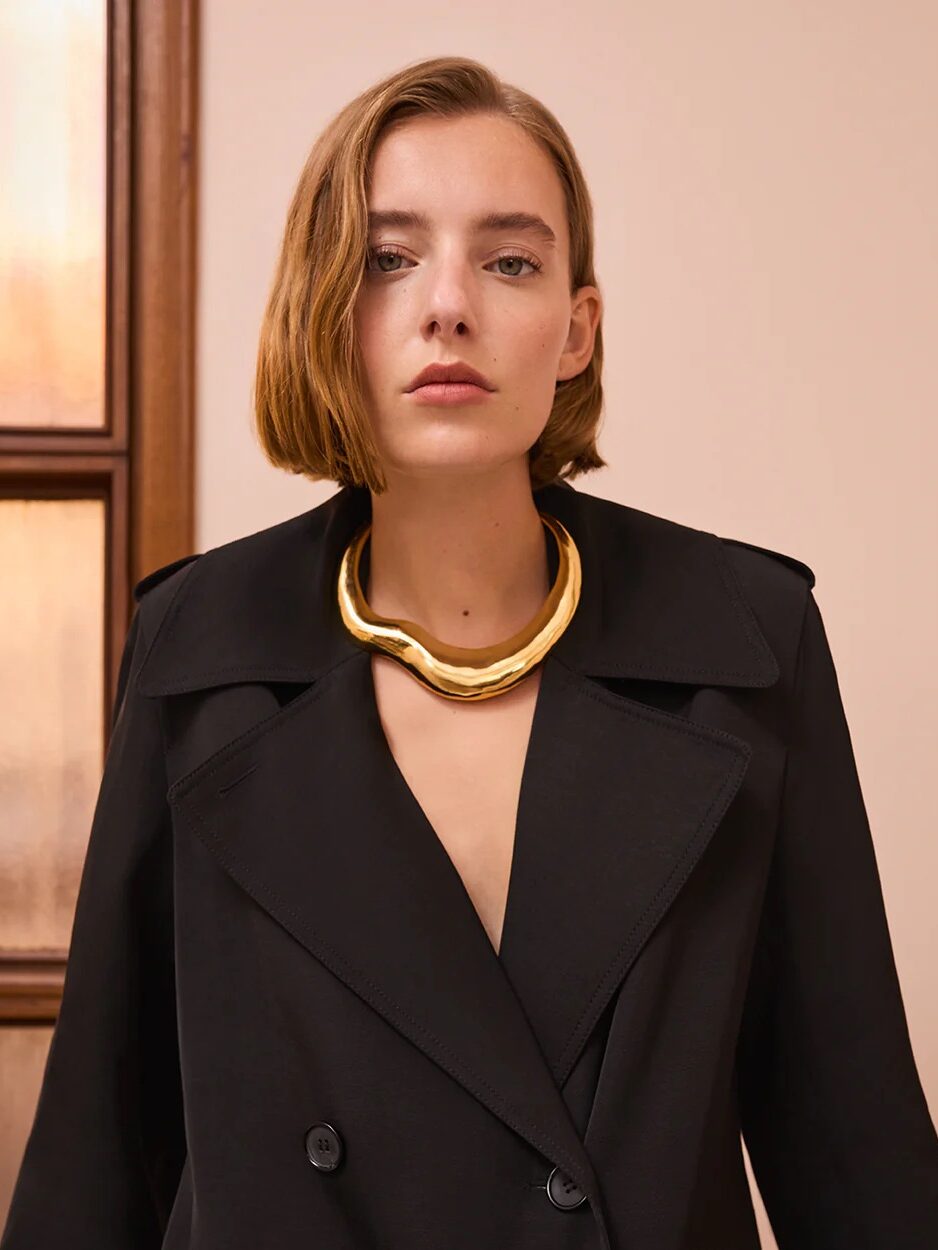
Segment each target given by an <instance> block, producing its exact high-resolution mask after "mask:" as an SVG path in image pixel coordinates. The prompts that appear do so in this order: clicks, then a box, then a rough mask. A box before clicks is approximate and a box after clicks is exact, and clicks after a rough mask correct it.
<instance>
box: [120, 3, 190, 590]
mask: <svg viewBox="0 0 938 1250" xmlns="http://www.w3.org/2000/svg"><path fill="white" fill-rule="evenodd" d="M134 50H135V66H136V73H135V78H136V86H135V90H134V100H135V111H134V152H135V162H134V164H135V174H134V179H133V222H134V235H133V258H134V282H133V300H132V315H131V330H132V342H131V351H132V359H133V361H134V370H133V376H132V384H131V394H132V402H131V406H130V411H131V422H132V425H131V440H132V445H133V448H134V454H133V458H132V462H131V492H130V497H131V501H132V505H131V539H130V567H131V580H132V581H137V580H138V579H139V578H141V577H143V576H145V575H146V574H147V573H149V572H152V570H153V569H155V568H158V567H159V566H160V565H162V564H166V563H168V562H169V561H170V560H174V559H176V558H177V557H178V556H181V555H188V554H189V552H191V551H192V550H193V543H194V521H195V497H194V490H195V487H194V477H195V466H194V414H193V409H194V403H195V385H194V379H195V342H194V339H195V333H194V331H195V296H196V291H195V285H196V283H195V274H196V268H195V261H196V213H197V196H196V191H197V187H196V168H197V144H196V138H197V136H196V129H197V117H198V5H197V3H196V0H166V2H165V3H163V4H141V5H139V6H137V7H136V12H135V30H134Z"/></svg>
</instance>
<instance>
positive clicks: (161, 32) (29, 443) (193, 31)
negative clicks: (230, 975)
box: [0, 0, 199, 1025]
mask: <svg viewBox="0 0 938 1250" xmlns="http://www.w3.org/2000/svg"><path fill="white" fill-rule="evenodd" d="M198 27H199V11H198V0H165V2H164V3H162V4H158V5H156V4H138V3H134V2H133V0H109V3H108V5H107V46H106V64H107V109H106V128H107V139H106V160H107V195H106V204H107V210H106V211H107V238H106V259H105V264H106V309H107V311H106V317H105V387H104V395H105V402H104V415H105V423H104V426H103V427H101V428H100V429H75V430H64V429H51V428H49V429H41V428H37V429H26V428H19V429H16V428H11V427H7V428H6V429H0V496H2V497H16V498H89V497H91V498H103V499H105V501H106V521H107V528H106V544H107V546H106V553H105V555H106V558H105V593H106V596H107V602H106V604H105V612H104V620H105V639H104V643H105V646H104V655H105V683H104V684H105V690H104V691H102V698H103V700H104V705H105V716H104V726H105V731H104V732H105V747H106V746H107V742H108V739H109V730H110V710H111V707H112V705H113V700H114V698H115V694H116V688H117V675H118V669H119V665H120V657H121V652H122V650H123V643H124V639H125V637H126V632H127V628H128V626H129V623H130V616H131V612H132V609H133V601H132V597H131V589H132V587H133V585H134V584H135V583H136V582H137V581H138V580H139V579H140V578H141V577H144V576H145V575H146V574H147V573H149V572H151V571H152V570H153V569H155V568H158V567H159V566H160V565H162V564H166V563H168V562H169V561H170V560H174V559H176V558H177V557H179V556H181V555H187V554H189V553H190V552H191V551H192V550H193V544H194V518H195V469H194V411H193V410H194V402H195V386H194V379H195V367H194V366H195V295H196V281H195V275H196V240H197V235H196V223H197V210H198V204H197V194H196V193H197V184H196V173H197V160H196V156H197V149H196V138H197V134H196V129H197V118H198V63H199V62H198ZM67 954H68V952H67V951H34V952H33V951H23V950H11V951H4V950H2V949H0V1025H2V1024H9V1023H19V1024H27V1023H28V1024H32V1025H35V1024H40V1023H53V1022H54V1021H55V1019H56V1018H57V1015H58V1008H59V1003H60V1001H61V996H62V986H63V983H64V975H65V963H66V959H67Z"/></svg>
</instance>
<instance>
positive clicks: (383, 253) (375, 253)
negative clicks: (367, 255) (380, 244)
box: [371, 248, 407, 273]
mask: <svg viewBox="0 0 938 1250" xmlns="http://www.w3.org/2000/svg"><path fill="white" fill-rule="evenodd" d="M371 257H372V259H373V260H376V261H378V263H379V266H378V271H379V273H399V272H400V270H399V268H398V267H397V266H389V267H387V268H385V267H384V266H382V265H381V263H380V262H381V261H383V260H390V261H394V260H406V259H407V257H406V256H402V255H401V253H400V252H396V251H394V250H393V249H392V248H381V249H372V251H371Z"/></svg>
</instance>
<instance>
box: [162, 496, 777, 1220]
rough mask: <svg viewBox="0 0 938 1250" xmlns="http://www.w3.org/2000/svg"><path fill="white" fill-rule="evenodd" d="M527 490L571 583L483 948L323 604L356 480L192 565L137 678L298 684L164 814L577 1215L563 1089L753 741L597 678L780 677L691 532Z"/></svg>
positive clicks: (175, 684)
mask: <svg viewBox="0 0 938 1250" xmlns="http://www.w3.org/2000/svg"><path fill="white" fill-rule="evenodd" d="M535 498H536V501H537V502H538V505H539V506H540V507H542V508H544V509H545V510H547V511H549V512H551V513H552V514H553V515H555V516H558V517H559V518H560V520H561V521H563V523H564V524H565V525H566V526H567V528H568V529H569V530H570V532H571V533H572V535H573V537H574V540H575V542H576V543H577V546H578V548H579V551H580V556H581V560H582V562H583V592H582V596H581V601H580V606H579V608H578V610H577V613H576V615H575V617H574V619H573V621H572V622H571V624H570V626H569V627H568V629H567V631H566V632H565V634H564V635H563V637H562V638H561V639H560V640H559V642H558V643H557V645H556V646H555V648H554V649H553V650H552V652H551V653H550V655H549V656H548V657H547V659H546V661H545V663H544V670H543V674H542V681H541V685H540V689H539V693H538V702H537V706H536V710H535V716H534V722H533V726H532V732H531V738H530V741H529V744H528V753H527V757H526V762H525V768H524V775H523V778H522V787H521V798H520V802H519V808H518V817H517V831H516V841H515V850H514V857H513V861H512V867H511V879H510V886H509V896H508V905H507V911H506V916H505V925H504V931H503V936H502V945H501V951H500V953H499V954H498V955H496V953H495V951H494V950H493V948H492V946H491V944H490V942H489V939H488V936H487V934H486V933H485V930H484V928H483V926H482V924H481V921H480V920H479V919H478V917H477V915H476V913H475V909H474V907H473V905H472V902H471V900H470V898H469V895H468V893H467V892H466V890H465V888H464V887H463V884H462V881H461V879H460V877H459V875H458V873H457V871H456V869H455V867H454V865H453V864H452V862H451V861H450V859H449V857H448V855H447V853H446V851H445V849H444V847H443V845H442V843H441V842H440V841H439V839H438V838H437V837H436V835H435V833H434V831H433V829H432V827H431V826H430V825H429V823H428V821H427V819H426V817H425V816H424V814H423V812H422V810H421V808H420V806H419V804H418V803H417V801H416V799H415V797H414V796H413V794H412V793H411V791H410V789H409V787H408V786H407V784H406V782H405V781H404V779H403V777H402V775H401V773H400V771H399V770H398V769H397V766H396V764H395V762H394V760H393V757H392V756H391V753H390V750H389V748H388V745H387V742H386V739H385V737H384V733H383V730H382V727H381V725H380V722H379V718H378V714H377V707H376V703H375V699H374V692H373V688H372V684H371V681H372V679H371V663H370V656H369V654H368V653H367V652H365V651H363V650H362V649H361V648H360V647H359V646H358V644H357V643H355V641H354V640H353V639H352V638H351V637H350V636H348V635H347V634H346V633H345V631H344V629H343V627H342V625H341V621H340V619H339V617H338V611H337V607H336V604H335V593H334V588H335V578H336V576H337V573H338V563H339V559H340V557H341V553H342V551H343V550H344V547H345V545H346V543H347V542H348V540H349V538H350V537H351V535H352V533H353V532H354V530H355V529H356V528H357V526H358V525H359V524H360V523H361V521H362V520H363V519H364V518H365V517H366V516H367V514H368V509H369V506H370V504H369V496H368V494H367V492H366V491H359V490H349V489H343V490H340V491H339V492H337V494H336V495H334V496H332V497H331V498H330V499H329V500H327V501H326V503H325V504H322V505H320V506H319V507H317V508H314V509H312V510H311V511H309V512H307V513H304V514H303V515H302V516H300V517H295V518H292V519H291V520H290V521H288V522H284V523H282V524H281V525H279V526H274V527H271V528H270V529H268V530H264V531H261V532H260V533H258V534H255V535H251V536H249V537H248V538H246V539H242V540H239V541H237V542H235V543H230V544H228V545H227V546H226V547H221V548H217V549H215V550H213V551H211V552H209V553H207V554H206V555H205V556H202V557H200V558H199V559H198V560H197V561H196V562H195V563H194V564H193V566H192V567H191V568H190V569H189V571H188V573H187V575H186V576H185V577H184V578H181V579H180V581H179V587H178V590H177V592H176V594H175V598H174V599H173V602H172V604H171V605H170V607H169V609H168V610H167V612H166V614H165V616H164V618H163V622H162V625H161V627H160V629H159V630H158V631H157V633H156V635H155V637H154V638H153V640H152V641H151V645H150V650H149V653H148V655H147V657H146V659H145V661H144V664H143V666H142V669H141V671H140V674H139V688H140V690H141V691H142V693H144V694H145V695H149V696H153V697H156V696H165V695H170V694H174V693H182V692H186V691H190V692H191V691H195V690H199V689H208V688H210V687H212V686H218V685H229V684H232V683H240V682H258V681H260V682H268V683H277V682H290V683H299V686H300V688H301V693H299V694H298V695H297V696H296V697H295V698H293V699H292V701H290V702H288V703H286V704H285V705H284V706H283V707H281V708H279V710H277V711H275V712H274V713H273V715H271V716H268V717H267V718H266V719H264V720H262V721H260V722H259V723H257V724H255V725H253V727H251V728H249V729H248V731H247V732H246V733H241V734H239V735H238V736H237V737H235V738H234V740H233V741H230V742H228V743H227V744H226V745H224V746H223V747H222V749H221V750H220V751H218V752H215V753H214V754H212V755H211V756H210V757H209V758H208V759H206V760H204V761H201V762H199V763H196V764H195V766H194V767H192V768H191V769H190V770H189V771H187V772H186V773H185V774H184V775H182V776H181V777H178V778H176V779H175V780H174V783H173V785H172V786H171V788H170V791H169V799H170V801H171V803H172V805H173V807H174V809H175V810H176V812H177V815H178V817H179V819H180V821H181V823H182V824H183V825H184V826H185V827H186V828H188V829H190V830H191V831H192V833H193V834H194V835H195V836H197V837H199V838H200V839H201V840H202V841H203V842H204V843H205V845H206V846H207V847H208V848H209V850H210V851H211V852H212V854H213V855H214V856H215V857H216V859H217V860H218V862H219V864H220V865H221V867H222V868H223V869H224V870H225V871H226V872H228V873H230V874H231V876H232V877H233V878H234V879H235V880H236V881H237V882H238V883H239V885H240V886H241V887H242V888H243V889H244V890H245V891H246V892H247V893H248V894H249V895H251V896H252V897H253V898H254V899H255V900H256V901H257V902H258V903H259V904H260V905H261V906H262V907H264V908H265V909H266V910H267V911H268V912H269V913H270V915H271V916H272V917H273V918H274V919H275V920H276V921H277V922H278V923H279V924H280V925H281V926H282V927H283V928H284V929H286V930H287V931H288V932H289V933H290V934H291V935H292V936H293V937H294V938H295V939H296V940H297V941H298V942H300V943H301V944H302V945H303V946H304V947H305V948H306V949H307V950H309V952H310V953H311V954H312V955H313V956H315V957H316V958H317V959H318V960H320V961H321V962H322V963H323V964H324V965H325V966H326V967H328V968H329V969H330V970H331V971H332V972H333V973H334V974H335V975H336V976H338V977H340V978H341V979H342V980H343V981H344V982H345V983H346V984H347V985H348V986H349V987H350V988H351V989H352V990H353V991H354V992H355V993H356V994H358V995H360V997H362V998H363V999H364V1000H365V1001H366V1002H368V1003H369V1004H370V1005H371V1007H373V1008H374V1010H375V1011H376V1012H378V1013H379V1014H380V1015H381V1016H382V1017H383V1018H384V1019H385V1020H386V1021H387V1022H388V1023H389V1024H390V1025H392V1026H393V1027H394V1028H395V1029H397V1030H399V1031H400V1032H401V1033H402V1034H404V1035H405V1036H406V1037H408V1038H409V1039H410V1040H411V1041H412V1042H413V1043H414V1044H415V1045H417V1046H418V1047H420V1048H421V1049H422V1050H423V1051H424V1053H426V1054H427V1055H428V1056H429V1057H430V1058H431V1059H432V1060H433V1061H435V1062H436V1063H437V1064H439V1065H440V1067H441V1068H443V1069H444V1070H446V1071H447V1072H448V1073H449V1074H450V1075H451V1076H452V1077H453V1078H454V1079H455V1080H457V1081H459V1082H460V1083H461V1084H462V1085H463V1086H464V1087H465V1088H466V1089H467V1090H468V1091H469V1092H470V1093H471V1094H473V1095H474V1096H475V1097H476V1098H478V1099H479V1101H480V1102H482V1103H483V1104H484V1105H485V1106H487V1107H488V1108H489V1109H490V1110H491V1111H492V1113H493V1114H495V1115H496V1116H498V1117H499V1118H500V1119H502V1120H503V1121H504V1123H505V1124H507V1125H508V1126H509V1127H511V1128H512V1129H513V1130H514V1131H516V1132H517V1133H519V1134H520V1135H521V1136H522V1137H523V1138H525V1139H526V1140H527V1141H528V1142H530V1143H531V1144H532V1145H533V1146H534V1147H535V1148H536V1149H537V1150H539V1151H540V1152H541V1153H542V1154H543V1155H544V1156H545V1157H547V1158H549V1159H551V1160H553V1162H554V1163H556V1164H558V1165H559V1166H560V1167H562V1168H563V1169H564V1170H565V1171H567V1173H568V1174H569V1175H570V1176H571V1177H573V1179H574V1180H576V1181H577V1183H578V1184H579V1185H580V1186H581V1188H582V1189H583V1190H584V1192H586V1193H587V1195H588V1196H589V1197H590V1198H591V1199H592V1201H593V1202H594V1204H596V1205H597V1207H598V1204H599V1202H600V1197H599V1195H598V1193H597V1189H596V1181H595V1176H594V1173H593V1171H592V1168H591V1165H590V1160H589V1157H588V1155H587V1153H586V1150H585V1148H584V1145H583V1142H582V1140H581V1138H580V1136H579V1134H578V1132H577V1130H576V1128H575V1126H574V1124H573V1121H572V1119H571V1117H570V1114H569V1112H568V1109H567V1106H566V1104H565V1102H564V1099H563V1096H562V1087H563V1084H564V1082H565V1080H566V1078H567V1076H568V1075H569V1074H570V1072H571V1070H572V1068H573V1066H574V1064H575V1063H576V1060H577V1058H578V1057H579V1055H580V1053H581V1052H582V1050H583V1047H584V1045H585V1044H586V1041H587V1040H588V1038H589V1036H590V1033H591V1031H592V1030H593V1028H594V1026H595V1024H596V1022H597V1020H598V1019H599V1017H600V1015H601V1014H602V1012H603V1009H604V1008H605V1006H606V1005H607V1004H608V1002H609V1000H610V999H611V997H612V996H613V994H614V993H615V991H616V989H617V988H618V986H619V985H620V984H621V982H622V979H623V978H624V977H625V976H626V975H627V974H628V971H629V968H630V967H631V966H632V964H633V963H634V961H635V959H636V957H637V956H638V954H639V952H640V951H641V949H642V946H643V945H644V943H645V942H647V940H648V938H649V936H650V935H651V933H652V932H653V931H654V929H655V927H656V926H657V925H658V924H659V923H660V921H661V919H662V917H663V916H664V914H665V912H666V911H667V909H668V908H669V907H670V905H671V904H672V902H673V900H674V898H675V897H676V895H677V893H678V891H679V890H680V888H681V885H682V884H683V882H684V881H685V880H686V879H687V877H688V875H689V874H690V873H691V871H692V870H693V868H694V865H695V864H696V863H697V861H698V859H699V858H700V856H701V855H702V853H703V851H704V849H705V848H706V846H707V844H708V842H709V840H710V838H711V837H712V836H713V834H714V831H715V830H716V829H717V827H718V825H719V822H720V820H721V819H722V817H723V815H724V813H725V812H726V810H727V808H728V806H729V804H730V803H731V802H732V800H733V798H734V796H735V794H736V793H737V791H738V789H739V786H740V784H741V782H742V779H743V776H744V773H745V770H746V767H747V764H748V761H749V756H750V748H749V746H748V744H747V743H746V742H744V741H743V740H742V739H740V738H738V737H735V736H732V735H730V734H727V733H725V732H723V731H721V730H718V729H715V728H713V727H712V726H706V725H703V724H699V723H695V722H692V721H690V720H688V719H687V718H684V717H680V716H677V715H674V714H672V713H668V712H664V711H660V710H657V709H655V708H652V707H648V706H646V705H644V704H641V703H639V702H636V701H635V700H632V699H629V698H626V697H624V696H622V695H620V694H617V693H614V692H613V691H611V690H609V689H607V688H606V687H605V686H604V685H602V683H601V680H596V679H597V678H599V679H602V678H603V677H607V678H622V677H643V678H648V679H653V680H656V681H675V682H682V683H691V684H717V685H736V686H750V687H765V686H770V685H772V684H773V682H775V681H776V680H777V679H778V675H779V672H778V666H777V663H776V661H775V657H774V656H773V655H772V653H771V651H770V649H769V647H768V645H767V643H766V641H765V639H764V637H763V636H762V633H761V631H760V630H759V627H758V624H757V622H756V620H755V617H754V616H753V614H752V612H751V610H750V608H749V606H748V604H747V603H746V602H745V599H744V597H743V595H742V593H741V591H740V588H739V587H738V585H737V584H736V582H735V579H734V578H733V575H732V572H731V569H730V566H729V564H728V562H727V561H726V560H725V557H724V555H723V552H722V547H721V543H720V540H719V539H717V538H716V537H715V536H714V535H712V534H707V533H705V532H702V531H697V530H692V529H690V528H688V527H685V526H681V525H677V524H675V523H673V522H669V521H667V520H665V519H663V518H659V517H654V516H652V515H651V514H647V513H642V512H639V511H638V510H636V509H631V508H627V507H625V506H624V505H621V504H617V503H613V502H611V501H607V500H602V499H599V498H596V497H594V496H590V495H587V494H585V493H581V492H579V491H576V490H574V489H573V488H572V487H570V486H568V485H566V484H564V483H559V482H558V483H553V484H551V485H550V486H548V487H544V488H543V489H542V490H541V491H539V492H538V493H537V494H536V496H535Z"/></svg>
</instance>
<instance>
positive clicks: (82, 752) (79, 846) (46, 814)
mask: <svg viewBox="0 0 938 1250" xmlns="http://www.w3.org/2000/svg"><path fill="white" fill-rule="evenodd" d="M104 554H105V508H104V501H103V500H100V499H0V578H2V582H0V584H2V586H3V606H2V611H0V707H2V708H3V715H2V716H0V947H2V948H6V949H8V950H15V949H24V948H25V949H42V948H52V949H61V950H64V949H65V948H66V947H67V945H68V940H69V935H70V931H71V923H72V915H73V912H74V909H75V899H76V897H77V891H78V880H79V877H80V874H81V867H82V863H83V861H84V855H85V851H86V849H87V844H88V834H89V832H90V829H91V817H92V815H93V813H94V804H95V800H96V797H97V789H98V786H99V784H100V780H101V771H102V768H103V762H104V707H103V699H102V690H103V689H104V601H105V594H104V573H105V565H104Z"/></svg>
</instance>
